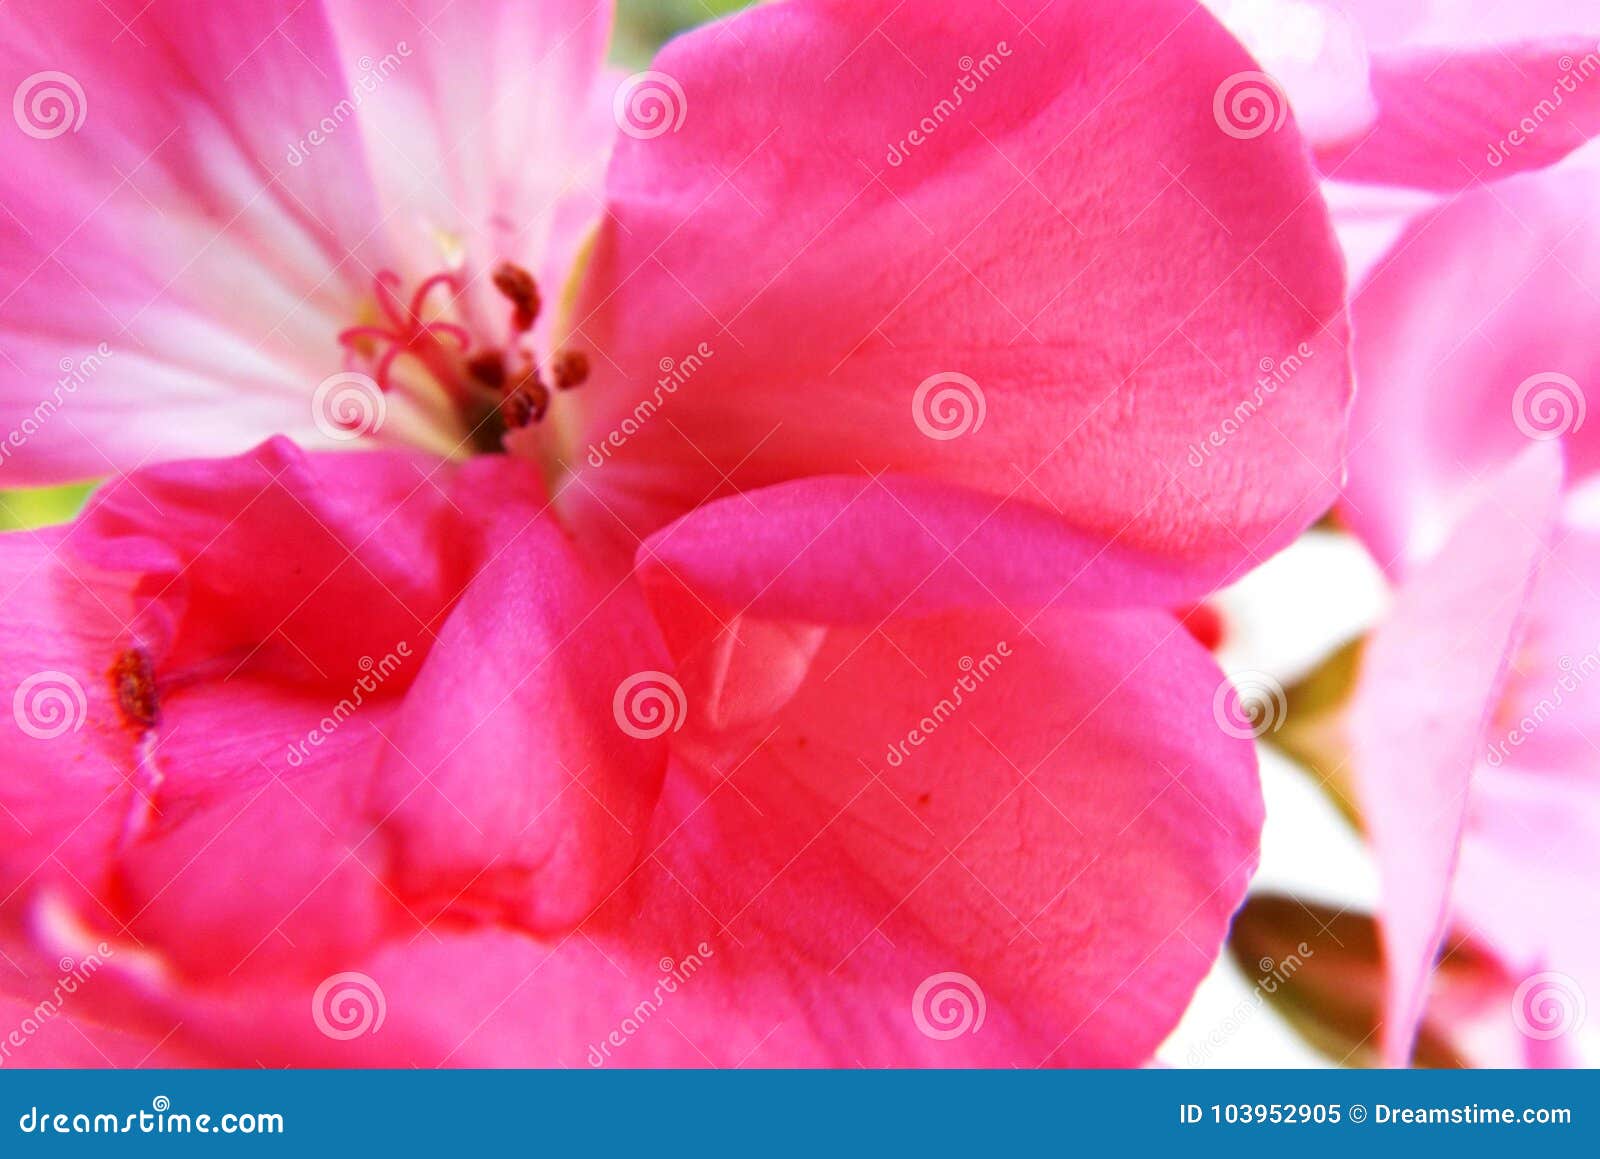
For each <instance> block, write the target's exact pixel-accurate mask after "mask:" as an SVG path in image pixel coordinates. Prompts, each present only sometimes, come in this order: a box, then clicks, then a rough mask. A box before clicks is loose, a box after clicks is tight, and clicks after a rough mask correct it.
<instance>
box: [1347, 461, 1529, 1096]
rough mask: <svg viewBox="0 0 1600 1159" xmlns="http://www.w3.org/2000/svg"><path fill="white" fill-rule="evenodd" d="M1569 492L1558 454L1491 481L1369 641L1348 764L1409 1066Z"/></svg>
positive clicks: (1395, 1042)
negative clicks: (1499, 714) (1535, 586)
mask: <svg viewBox="0 0 1600 1159" xmlns="http://www.w3.org/2000/svg"><path fill="white" fill-rule="evenodd" d="M1560 488H1561V457H1560V453H1559V449H1558V448H1556V447H1554V446H1545V445H1541V446H1534V447H1531V448H1529V449H1528V450H1527V451H1525V452H1524V453H1523V454H1522V456H1520V457H1519V458H1518V459H1517V460H1515V461H1514V462H1513V463H1512V464H1511V465H1509V466H1508V467H1506V468H1504V469H1503V470H1501V471H1499V472H1496V473H1495V474H1493V475H1492V476H1490V477H1489V478H1488V479H1487V480H1486V481H1485V484H1484V486H1483V488H1482V489H1481V490H1480V492H1479V499H1478V502H1477V503H1476V504H1475V505H1474V506H1473V507H1472V508H1471V510H1470V512H1469V514H1468V515H1467V517H1466V518H1464V519H1463V520H1462V522H1461V523H1460V524H1459V525H1458V526H1457V528H1456V529H1455V531H1454V532H1453V533H1452V534H1451V536H1450V538H1449V539H1448V541H1447V542H1446V544H1445V546H1444V547H1443V548H1442V549H1441V550H1440V551H1439V552H1438V554H1437V555H1436V556H1434V557H1433V558H1432V559H1430V560H1429V561H1427V562H1426V563H1425V564H1423V565H1421V566H1420V567H1418V568H1417V569H1416V570H1415V571H1414V572H1413V573H1412V574H1411V575H1410V576H1409V577H1408V578H1407V579H1406V580H1405V582H1404V583H1403V584H1402V586H1401V588H1400V590H1399V593H1398V595H1397V597H1396V600H1395V603H1394V606H1393V608H1392V610H1391V612H1390V615H1389V617H1388V619H1387V620H1386V621H1385V622H1384V623H1383V624H1381V625H1380V626H1379V627H1378V628H1377V630H1376V631H1375V632H1374V633H1373V635H1372V636H1371V637H1369V639H1368V641H1367V645H1366V649H1365V653H1364V656H1363V660H1362V670H1361V675H1360V678H1359V684H1358V686H1357V689H1356V693H1355V696H1354V699H1353V700H1352V703H1351V707H1350V718H1349V729H1350V740H1351V761H1352V765H1353V768H1354V769H1355V774H1356V786H1357V790H1358V793H1359V798H1360V804H1361V812H1362V816H1363V817H1364V818H1365V819H1366V821H1367V827H1368V832H1369V834H1370V837H1371V840H1372V843H1373V847H1374V849H1375V851H1376V856H1377V859H1378V866H1379V872H1380V874H1381V876H1382V881H1383V905H1382V913H1381V921H1382V928H1383V938H1384V953H1385V957H1386V960H1387V965H1388V970H1389V978H1388V995H1387V1009H1388V1015H1387V1017H1386V1018H1385V1020H1384V1041H1383V1054H1384V1057H1385V1059H1386V1060H1387V1061H1388V1062H1389V1063H1390V1064H1391V1065H1401V1064H1404V1062H1405V1061H1406V1059H1407V1058H1408V1057H1409V1055H1410V1052H1411V1046H1412V1039H1413V1036H1414V1034H1415V1032H1416V1027H1417V1023H1418V1020H1419V1019H1420V1018H1421V1016H1422V1010H1423V1004H1424V1000H1425V996H1426V992H1427V986H1428V980H1429V977H1430V974H1431V971H1432V967H1433V960H1434V956H1435V954H1436V953H1437V952H1438V947H1439V941H1440V938H1441V937H1442V936H1443V934H1444V931H1445V922H1446V919H1447V915H1448V912H1449V899H1450V892H1451V883H1452V880H1453V877H1454V874H1455V867H1456V861H1457V857H1458V854H1459V850H1460V844H1461V837H1462V830H1463V825H1464V823H1465V818H1466V815H1467V811H1468V807H1469V801H1470V796H1471V791H1472V775H1473V770H1474V768H1475V767H1476V766H1477V764H1478V761H1479V759H1480V756H1481V754H1482V752H1483V743H1484V733H1485V731H1486V729H1487V726H1488V722H1489V719H1490V713H1491V712H1492V711H1493V709H1494V707H1495V705H1496V703H1497V698H1498V693H1499V690H1500V689H1501V687H1502V686H1503V684H1504V680H1505V672H1506V666H1507V662H1508V659H1509V654H1510V651H1511V648H1512V647H1513V645H1514V643H1515V640H1516V638H1517V633H1518V631H1519V628H1520V625H1521V624H1522V623H1523V620H1524V616H1525V613H1526V607H1527V598H1528V593H1529V590H1530V586H1531V585H1532V583H1533V581H1534V576H1535V574H1536V573H1537V570H1538V568H1539V567H1540V565H1541V564H1542V563H1543V561H1544V559H1545V556H1546V554H1547V552H1548V543H1547V536H1548V535H1549V532H1550V527H1551V521H1552V519H1553V518H1554V514H1555V506H1556V501H1557V498H1558V496H1559V493H1560Z"/></svg>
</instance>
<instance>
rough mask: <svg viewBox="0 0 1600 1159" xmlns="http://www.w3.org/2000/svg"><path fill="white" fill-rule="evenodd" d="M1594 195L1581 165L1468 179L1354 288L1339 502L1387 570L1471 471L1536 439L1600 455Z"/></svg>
mask: <svg viewBox="0 0 1600 1159" xmlns="http://www.w3.org/2000/svg"><path fill="white" fill-rule="evenodd" d="M1597 91H1600V88H1597ZM1593 205H1594V185H1593V180H1592V178H1591V177H1590V176H1589V175H1587V174H1582V173H1570V174H1559V175H1558V174H1541V175H1538V176H1535V177H1523V178H1518V179H1515V180H1512V181H1508V182H1506V183H1504V184H1503V185H1500V186H1498V187H1497V188H1496V189H1494V190H1493V191H1492V192H1491V191H1482V192H1479V193H1471V194H1467V195H1466V196H1464V197H1462V198H1461V199H1460V200H1458V201H1455V202H1453V203H1451V204H1450V205H1449V206H1447V207H1445V208H1443V209H1441V210H1439V211H1438V212H1436V213H1434V214H1432V215H1429V216H1427V217H1425V218H1423V219H1421V220H1419V221H1418V222H1417V223H1416V224H1414V225H1413V226H1412V227H1411V228H1410V229H1409V230H1408V231H1407V232H1406V234H1405V235H1404V236H1403V237H1402V238H1401V239H1400V241H1399V242H1398V243H1397V244H1396V246H1395V249H1394V251H1393V252H1392V253H1391V255H1390V256H1389V257H1388V258H1387V259H1386V260H1385V261H1384V262H1383V263H1381V264H1380V266H1379V268H1378V271H1377V272H1376V274H1375V275H1374V276H1373V278H1372V280H1371V281H1370V282H1368V283H1367V285H1365V286H1364V287H1363V288H1362V289H1361V291H1360V292H1359V293H1358V294H1357V296H1356V299H1355V305H1354V308H1353V318H1354V323H1355V326H1356V328H1357V331H1358V332H1359V334H1360V341H1359V342H1358V343H1357V344H1356V352H1355V355H1356V374H1357V379H1358V381H1359V382H1360V386H1361V388H1360V390H1359V392H1358V394H1357V398H1356V405H1355V407H1354V410H1353V411H1352V414H1351V429H1350V464H1349V471H1350V479H1349V483H1348V485H1347V486H1346V488H1345V499H1344V507H1343V512H1344V515H1345V517H1346V519H1347V521H1348V522H1349V524H1350V525H1351V527H1352V528H1353V529H1354V530H1355V531H1356V532H1357V534H1359V535H1360V536H1361V537H1362V538H1363V539H1364V540H1365V541H1366V543H1367V545H1368V547H1369V548H1371V549H1372V552H1373V554H1374V555H1375V556H1376V557H1377V559H1378V562H1379V563H1380V564H1382V565H1384V566H1385V567H1386V568H1387V569H1388V570H1390V571H1391V572H1401V571H1404V569H1405V567H1406V565H1407V564H1408V563H1410V562H1412V561H1415V560H1418V559H1421V558H1424V557H1426V556H1427V555H1429V554H1431V553H1432V552H1433V551H1434V550H1435V549H1436V548H1437V547H1438V545H1439V544H1440V542H1441V541H1442V539H1443V538H1444V535H1445V534H1446V532H1447V529H1448V528H1450V527H1451V526H1452V525H1453V523H1454V522H1455V521H1456V520H1457V519H1459V518H1460V517H1461V515H1462V513H1463V510H1462V506H1461V504H1462V498H1461V497H1462V496H1463V495H1464V494H1466V493H1467V492H1469V491H1470V489H1471V487H1472V486H1473V484H1474V481H1475V480H1476V479H1478V478H1479V477H1481V476H1482V475H1484V474H1485V473H1486V472H1488V471H1490V470H1493V469H1495V468H1496V467H1498V466H1500V465H1503V464H1504V463H1506V462H1508V461H1509V460H1511V459H1512V458H1513V457H1515V456H1516V455H1517V454H1518V453H1519V452H1520V451H1521V450H1522V449H1523V448H1525V447H1527V446H1528V445H1529V443H1530V442H1534V441H1539V440H1545V439H1556V438H1559V439H1560V440H1561V441H1562V442H1563V444H1564V445H1565V447H1566V453H1567V457H1568V464H1569V469H1570V471H1571V473H1572V474H1573V476H1575V477H1581V476H1582V475H1585V474H1587V473H1588V472H1590V471H1592V470H1594V468H1595V467H1596V466H1597V465H1600V422H1596V421H1595V420H1594V419H1592V418H1589V417H1587V411H1588V397H1587V396H1588V394H1589V393H1592V392H1593V390H1594V387H1595V383H1596V382H1597V381H1600V358H1597V351H1596V347H1595V344H1594V342H1593V341H1592V340H1591V338H1590V335H1592V334H1593V333H1594V331H1595V329H1596V326H1597V325H1600V305H1597V299H1596V297H1595V295H1594V294H1593V293H1591V286H1593V285H1600V229H1597V228H1596V224H1595V220H1596V219H1595V216H1594V213H1593Z"/></svg>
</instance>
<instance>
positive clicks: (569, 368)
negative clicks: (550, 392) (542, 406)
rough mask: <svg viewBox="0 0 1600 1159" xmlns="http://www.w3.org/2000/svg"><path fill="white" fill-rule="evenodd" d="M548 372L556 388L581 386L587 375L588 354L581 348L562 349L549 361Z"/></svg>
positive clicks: (564, 388)
mask: <svg viewBox="0 0 1600 1159" xmlns="http://www.w3.org/2000/svg"><path fill="white" fill-rule="evenodd" d="M550 374H551V377H553V378H554V379H555V380H556V389H557V390H571V389H572V388H573V387H575V386H582V385H583V383H584V382H585V381H586V380H587V379H588V377H589V356H588V355H587V354H585V353H584V352H583V351H581V350H571V349H568V350H563V351H562V352H561V353H560V354H557V355H556V356H555V359H554V360H553V361H552V362H551V365H550Z"/></svg>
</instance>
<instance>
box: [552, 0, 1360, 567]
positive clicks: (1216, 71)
mask: <svg viewBox="0 0 1600 1159" xmlns="http://www.w3.org/2000/svg"><path fill="white" fill-rule="evenodd" d="M969 66H970V71H971V73H972V74H973V75H975V76H981V79H973V76H969V75H968V67H969ZM1253 67H1254V62H1253V61H1251V60H1250V58H1249V57H1248V56H1247V55H1246V54H1245V53H1244V52H1243V51H1242V50H1241V49H1240V48H1239V46H1238V45H1237V43H1235V42H1234V41H1233V40H1232V38H1231V37H1229V36H1228V35H1227V34H1226V33H1225V32H1224V31H1223V30H1222V29H1221V28H1220V27H1218V26H1217V25H1216V24H1215V22H1214V21H1213V20H1212V19H1211V18H1210V17H1209V16H1207V15H1206V14H1205V13H1203V12H1198V11H1196V10H1195V8H1194V6H1193V5H1192V4H1189V3H1185V2H1182V0H1136V2H1135V3H1132V4H1129V5H1123V6H1121V7H1119V8H1118V10H1117V13H1116V17H1115V19H1110V18H1108V17H1107V16H1106V15H1105V14H1104V13H1103V12H1100V11H1098V10H1097V9H1095V8H1094V7H1093V6H1089V5H1083V4H1062V3H1053V4H1045V3H1040V2H1037V0H1030V2H1027V3H1023V4H1020V5H992V6H991V5H982V6H978V7H976V8H974V6H972V5H966V4H953V3H932V4H917V5H904V6H901V7H899V8H897V9H894V10H893V11H891V12H888V13H881V12H878V11H876V10H873V9H871V8H870V6H864V5H861V4H857V3H841V2H829V0H800V2H795V3H787V4H775V5H762V6H759V7H756V8H753V9H750V10H748V11H746V12H744V13H742V14H740V15H739V16H737V17H735V18H733V19H732V20H731V21H729V22H727V23H726V24H723V25H719V26H717V27H713V28H708V29H703V30H700V31H698V32H695V33H691V34H689V35H687V36H685V37H683V38H681V39H679V40H677V41H674V42H673V43H672V44H670V45H669V46H668V47H667V48H666V49H665V50H664V51H663V52H662V53H661V55H660V56H659V58H658V59H657V60H656V62H655V64H654V70H655V71H656V72H657V73H658V74H661V75H660V76H658V77H657V78H656V81H655V83H656V85H657V90H656V95H657V96H658V97H660V98H662V99H663V100H664V101H665V109H666V113H667V115H668V116H669V117H671V118H672V119H671V122H670V125H671V127H670V128H666V127H664V126H663V127H661V129H660V131H653V130H655V129H656V125H654V124H652V125H650V126H634V132H633V133H631V134H630V133H628V132H627V131H626V128H625V131H624V137H623V138H622V139H621V141H620V144H619V147H618V151H617V155H616V157H615V159H614V161H613V165H612V169H611V174H610V178H609V181H608V192H609V196H610V199H611V202H612V218H611V220H610V222H609V224H608V225H607V226H606V227H605V229H604V230H603V233H602V236H601V238H600V240H599V243H598V246H597V249H596V252H595V256H594V259H593V263H592V265H591V267H590V274H591V277H590V281H589V288H588V291H587V294H586V297H585V298H584V300H583V304H582V305H581V306H580V324H579V328H578V335H577V339H576V341H578V342H580V343H582V344H584V345H587V346H589V347H591V348H592V349H593V350H594V351H595V353H596V357H595V360H594V361H595V367H596V376H597V377H596V379H595V380H594V381H592V382H591V384H590V386H589V387H586V393H585V394H584V397H583V400H582V403H583V405H584V406H585V407H586V408H587V413H586V415H585V416H584V421H583V423H582V425H581V428H580V429H577V430H575V431H572V432H570V434H569V439H568V442H567V445H566V449H565V453H566V457H567V460H568V463H569V465H570V466H571V467H572V468H573V469H574V470H576V471H577V472H578V476H579V480H580V481H581V484H582V485H581V486H579V485H574V486H572V487H570V488H569V489H568V490H567V491H566V492H565V494H564V496H563V502H564V503H565V504H567V505H568V506H569V509H571V510H574V511H577V512H578V513H579V517H580V519H582V520H584V521H586V522H592V523H594V524H596V525H601V526H603V525H606V524H609V523H611V522H614V521H621V522H622V523H623V524H625V525H627V526H628V527H630V528H631V529H632V530H633V531H634V532H636V533H638V534H644V533H646V532H648V531H649V530H651V529H653V528H654V527H657V526H660V525H661V524H662V523H664V522H666V521H667V520H669V519H670V518H672V517H675V516H676V515H678V514H681V513H682V512H683V511H685V510H687V509H688V508H690V507H692V506H694V505H695V504H696V503H698V502H700V501H701V500H703V499H704V498H707V497H708V496H713V495H717V494H724V493H727V492H728V491H729V490H730V489H731V488H733V487H740V488H750V487H754V486H760V485H766V484H771V483H774V482H780V481H783V480H784V479H787V478H792V477H794V476H796V475H804V474H818V473H859V472H860V471H862V470H863V469H866V470H877V469H879V468H884V467H888V468H892V469H899V470H907V471H916V472H920V473H926V474H932V475H937V476H939V477H941V478H943V479H945V480H947V481H951V482H956V483H960V484H963V485H968V486H973V487H975V488H978V489H981V490H986V491H990V492H994V493H996V494H997V495H1010V494H1012V493H1014V492H1016V493H1020V494H1022V495H1023V496H1024V497H1026V498H1027V499H1029V500H1030V501H1039V502H1044V503H1046V504H1047V505H1053V506H1054V507H1056V508H1057V509H1059V510H1060V511H1061V513H1062V517H1063V518H1064V519H1065V520H1066V521H1067V522H1069V523H1070V524H1072V525H1074V526H1076V527H1078V528H1079V529H1080V530H1083V531H1085V532H1087V533H1089V534H1091V535H1097V536H1100V537H1102V538H1108V537H1111V536H1114V535H1120V536H1121V537H1122V538H1123V539H1124V540H1125V541H1126V542H1127V543H1128V544H1129V545H1130V546H1131V547H1134V548H1138V549H1143V550H1147V551H1149V552H1151V553H1154V554H1165V555H1169V556H1178V557H1188V556H1191V555H1193V554H1195V553H1198V552H1202V551H1207V550H1211V549H1213V548H1214V547H1215V545H1216V544H1218V543H1226V544H1229V545H1230V546H1231V548H1232V550H1233V553H1234V556H1235V558H1238V559H1247V558H1251V556H1252V553H1261V552H1267V551H1270V550H1272V549H1274V548H1276V547H1278V546H1281V545H1282V544H1283V543H1285V542H1287V541H1288V540H1289V539H1291V538H1292V537H1293V536H1294V535H1295V534H1297V533H1298V531H1299V530H1300V529H1301V528H1302V527H1303V526H1304V525H1305V523H1306V522H1307V521H1308V520H1309V519H1310V518H1313V517H1314V514H1315V512H1316V510H1317V509H1318V508H1319V507H1320V506H1321V505H1322V504H1324V503H1326V502H1327V500H1328V498H1329V496H1330V494H1331V482H1330V480H1331V477H1332V476H1333V474H1334V473H1335V468H1336V464H1337V461H1338V456H1339V451H1340V446H1341V431H1342V416H1343V413H1344V408H1345V405H1346V402H1347V398H1348V379H1347V368H1346V364H1345V326H1344V320H1343V316H1342V313H1341V309H1342V292H1341V282H1342V279H1341V274H1340V269H1339V263H1338V260H1337V257H1336V255H1335V253H1334V249H1333V246H1332V244H1331V240H1330V233H1329V229H1328V223H1327V220H1326V216H1325V213H1324V210H1323V207H1322V205H1321V203H1320V200H1319V199H1318V198H1317V196H1316V193H1315V185H1314V180H1313V178H1312V175H1311V173H1310V172H1309V169H1308V166H1307V163H1306V159H1305V157H1304V155H1303V145H1302V143H1301V141H1300V138H1299V136H1298V133H1297V132H1296V130H1295V129H1294V127H1293V125H1292V123H1289V122H1285V123H1284V124H1282V125H1280V126H1279V127H1278V129H1277V131H1275V132H1271V133H1268V134H1266V135H1260V136H1256V137H1255V138H1254V139H1249V140H1246V139H1240V135H1239V134H1238V133H1237V131H1235V132H1234V133H1230V132H1228V131H1226V129H1225V127H1224V126H1223V125H1221V124H1219V122H1218V119H1217V116H1216V115H1215V114H1214V112H1213V98H1214V96H1215V94H1216V90H1217V89H1218V87H1219V86H1220V85H1221V84H1222V83H1223V82H1224V81H1225V80H1227V79H1228V78H1229V77H1230V76H1232V75H1235V74H1238V73H1241V72H1247V71H1249V70H1251V69H1252V68H1253ZM662 77H665V78H666V79H661V78H662ZM963 78H965V80H966V84H967V85H969V86H970V90H971V91H968V90H967V89H964V88H963V87H962V81H963ZM669 80H670V82H671V83H670V84H669V83H668V81H669ZM675 89H676V90H677V91H674V90H675ZM680 92H681V96H680V95H679V93H680ZM956 96H959V97H960V100H959V102H958V101H957V100H956V99H955V98H956ZM680 111H681V112H682V114H683V115H682V118H681V123H679V121H678V119H677V113H678V112H680ZM1261 380H1265V381H1266V385H1265V386H1263V385H1261ZM1241 416H1243V417H1241ZM952 434H954V435H956V437H949V436H951V435H952ZM1213 436H1215V438H1216V440H1217V442H1216V443H1215V444H1212V443H1211V442H1210V440H1211V439H1212V437H1213Z"/></svg>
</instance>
